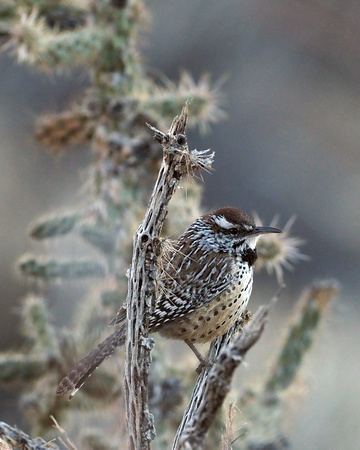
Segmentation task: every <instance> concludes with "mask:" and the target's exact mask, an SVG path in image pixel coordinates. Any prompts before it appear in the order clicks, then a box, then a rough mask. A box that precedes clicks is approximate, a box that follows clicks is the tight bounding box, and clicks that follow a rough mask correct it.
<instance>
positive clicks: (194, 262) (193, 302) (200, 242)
mask: <svg viewBox="0 0 360 450" xmlns="http://www.w3.org/2000/svg"><path fill="white" fill-rule="evenodd" d="M265 233H281V230H279V229H278V228H274V227H263V226H256V225H255V223H254V221H253V220H252V219H251V217H249V216H248V215H247V214H245V213H244V212H242V211H240V210H239V209H237V208H233V207H229V206H227V207H224V208H220V209H218V210H216V211H214V212H212V213H210V214H205V215H203V216H201V217H199V218H198V219H196V220H195V221H194V222H193V223H192V224H191V225H190V226H189V228H188V229H187V230H186V231H185V232H184V233H183V234H182V235H181V236H180V237H179V238H178V239H177V240H175V241H169V240H168V241H166V242H167V244H168V245H166V246H164V251H162V252H161V253H160V256H159V257H158V263H157V280H156V286H157V294H156V306H155V309H154V311H153V312H152V314H151V316H150V318H149V332H150V333H153V332H158V333H160V334H161V335H163V336H165V337H167V338H170V339H178V340H183V341H185V342H186V343H187V344H188V345H189V346H190V348H192V349H193V351H194V352H195V354H196V355H197V356H198V357H200V354H199V353H198V352H197V350H196V347H195V345H194V344H196V343H203V342H210V341H213V340H214V339H215V338H217V337H218V336H221V335H223V334H224V333H226V332H227V331H228V330H229V329H230V328H231V327H232V325H234V324H235V322H236V321H237V320H238V319H239V318H240V316H241V314H242V313H243V312H244V311H245V308H246V306H247V304H248V301H249V298H250V295H251V290H252V284H253V271H254V263H255V261H256V258H257V254H256V244H257V241H258V239H259V237H260V235H262V234H265ZM111 324H112V325H117V324H118V325H119V329H118V330H117V331H115V332H114V333H113V334H112V335H110V336H109V337H107V338H106V339H105V340H104V341H103V342H101V343H100V344H99V345H98V346H97V347H96V348H95V349H93V350H92V351H91V352H90V353H89V354H88V355H87V356H85V357H84V358H83V359H82V360H81V361H79V362H78V363H77V364H76V365H75V367H74V368H73V369H71V370H70V372H69V373H68V374H67V375H66V376H65V377H64V378H63V380H62V381H61V383H60V384H59V386H58V389H57V394H58V395H63V394H66V393H67V392H69V391H70V390H72V394H71V397H72V396H73V395H74V394H75V393H76V391H77V390H78V389H79V388H80V387H81V386H82V385H83V383H84V382H85V380H86V378H87V377H88V376H90V375H91V374H92V373H93V371H94V370H95V369H96V368H97V367H98V366H99V365H100V364H101V363H102V362H103V361H104V360H105V359H106V358H108V357H109V356H110V355H112V354H113V353H114V351H115V349H116V348H117V347H119V346H121V345H123V344H124V343H125V339H126V306H123V307H121V308H120V310H119V312H118V314H117V316H116V317H115V318H114V319H113V321H112V322H111ZM71 397H70V398H71Z"/></svg>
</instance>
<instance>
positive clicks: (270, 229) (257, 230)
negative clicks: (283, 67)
mask: <svg viewBox="0 0 360 450" xmlns="http://www.w3.org/2000/svg"><path fill="white" fill-rule="evenodd" d="M266 233H282V231H281V230H280V229H279V228H275V227H255V228H254V229H253V230H252V231H251V233H250V234H251V236H259V235H260V234H266Z"/></svg>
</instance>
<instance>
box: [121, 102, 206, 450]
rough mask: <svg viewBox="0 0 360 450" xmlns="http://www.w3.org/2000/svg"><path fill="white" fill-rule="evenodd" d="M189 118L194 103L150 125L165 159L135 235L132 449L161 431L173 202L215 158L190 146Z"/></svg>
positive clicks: (129, 382)
mask: <svg viewBox="0 0 360 450" xmlns="http://www.w3.org/2000/svg"><path fill="white" fill-rule="evenodd" d="M187 118H188V106H187V105H185V106H184V108H183V110H182V112H181V114H180V116H177V117H176V118H175V119H174V120H173V123H172V125H171V127H170V129H169V131H168V133H163V132H161V131H159V130H157V129H155V128H153V127H151V126H150V128H151V129H152V130H153V131H154V133H155V136H154V139H155V140H157V141H158V142H159V143H160V144H161V145H162V147H163V162H162V165H161V168H160V171H159V175H158V179H157V181H156V184H155V187H154V190H153V193H152V196H151V199H150V202H149V205H148V208H147V211H146V214H145V218H144V220H143V222H142V223H141V224H140V226H139V228H138V229H137V231H136V233H135V235H134V247H133V258H132V264H131V271H130V275H129V282H128V295H127V300H126V301H127V305H128V307H127V337H126V344H125V345H126V361H125V394H126V407H127V427H128V448H130V449H139V450H140V449H141V450H144V449H149V448H150V444H151V440H152V439H154V437H155V426H154V421H153V416H152V414H151V413H150V411H149V406H148V372H149V367H150V363H151V355H150V353H151V349H152V346H153V341H152V339H149V337H148V318H149V314H150V313H151V311H152V310H153V308H154V305H155V300H156V298H155V286H154V278H155V262H156V257H157V255H158V252H159V236H160V233H161V229H162V226H163V222H164V220H165V217H166V214H167V206H168V203H169V201H170V199H171V197H172V195H173V194H174V191H175V188H176V186H177V185H178V183H179V181H180V179H181V178H182V177H183V176H184V175H186V174H191V173H192V172H193V171H196V170H199V169H202V168H207V167H210V166H211V163H212V158H213V154H209V153H208V151H203V152H198V151H196V150H193V151H189V149H188V145H187V139H186V135H185V129H186V123H187Z"/></svg>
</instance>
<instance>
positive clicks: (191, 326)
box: [158, 261, 253, 343]
mask: <svg viewBox="0 0 360 450" xmlns="http://www.w3.org/2000/svg"><path fill="white" fill-rule="evenodd" d="M232 271H233V274H232V276H231V279H232V280H233V282H232V283H230V284H229V285H228V286H227V287H226V289H225V290H224V291H223V292H222V293H221V294H219V295H217V296H215V297H214V298H213V299H212V300H211V301H209V302H207V303H205V304H204V305H203V306H201V307H200V308H198V309H196V310H195V311H193V312H192V313H190V314H188V315H187V316H185V317H183V318H181V319H177V320H176V322H175V321H172V322H168V323H164V324H163V325H162V326H161V327H160V328H159V330H158V331H159V333H160V334H161V335H163V336H165V337H167V338H170V339H179V340H188V341H190V342H192V343H204V342H210V341H212V340H214V339H215V338H217V337H218V336H221V335H223V334H224V333H226V332H227V331H228V330H229V329H230V328H231V327H232V325H233V324H234V323H235V322H236V321H237V320H238V319H239V317H240V316H241V314H242V313H243V312H244V311H245V309H246V306H247V304H248V301H249V298H250V295H251V291H252V284H253V268H252V267H250V266H249V265H248V264H244V263H243V262H242V261H239V262H237V263H235V264H234V266H233V268H232Z"/></svg>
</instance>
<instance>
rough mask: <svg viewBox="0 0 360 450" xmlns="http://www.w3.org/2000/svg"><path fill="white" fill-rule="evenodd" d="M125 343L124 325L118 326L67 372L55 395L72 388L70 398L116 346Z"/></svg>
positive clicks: (64, 392) (62, 393) (63, 393)
mask: <svg viewBox="0 0 360 450" xmlns="http://www.w3.org/2000/svg"><path fill="white" fill-rule="evenodd" d="M124 343H125V325H123V326H122V327H121V328H119V329H118V330H117V331H115V333H113V334H111V335H110V336H109V337H107V338H106V339H105V340H104V341H102V342H101V343H100V344H99V345H98V346H97V347H96V348H94V349H93V350H91V352H90V353H89V354H88V355H86V356H85V357H84V358H83V359H81V360H80V361H79V362H78V363H77V364H76V365H75V366H74V367H73V368H72V369H71V370H70V372H68V374H67V375H66V376H65V377H64V378H63V379H62V380H61V382H60V384H59V386H58V388H57V390H56V394H57V395H65V394H66V393H67V392H69V391H71V390H72V393H71V395H70V397H69V399H71V398H72V397H73V396H74V395H75V394H76V392H77V391H78V390H79V389H80V388H81V386H82V385H83V384H84V383H85V381H86V379H87V378H88V377H89V376H90V375H91V374H92V373H93V372H94V370H95V369H97V368H98V367H99V366H100V364H101V363H102V362H103V361H104V360H105V359H106V358H108V357H109V356H111V355H112V354H113V353H114V351H115V350H116V348H117V347H120V346H121V345H124Z"/></svg>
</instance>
